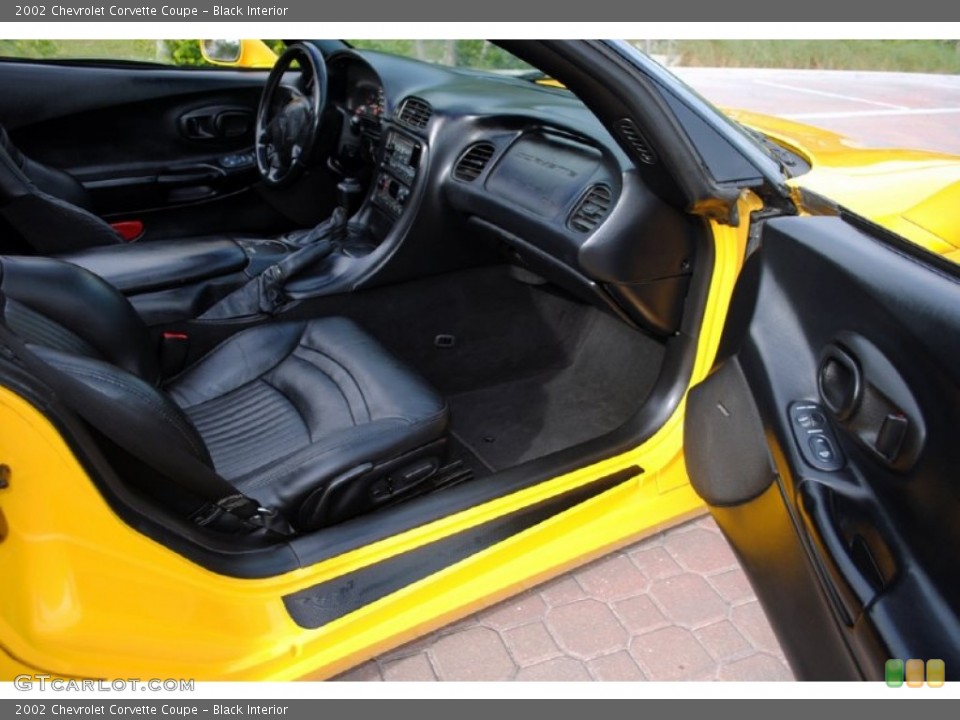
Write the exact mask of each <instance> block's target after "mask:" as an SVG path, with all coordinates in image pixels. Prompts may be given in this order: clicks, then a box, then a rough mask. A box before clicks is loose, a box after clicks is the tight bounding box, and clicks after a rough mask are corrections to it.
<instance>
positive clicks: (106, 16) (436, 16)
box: [0, 0, 958, 36]
mask: <svg viewBox="0 0 960 720" xmlns="http://www.w3.org/2000/svg"><path fill="white" fill-rule="evenodd" d="M950 8H953V10H951V9H950ZM956 8H957V6H956V5H954V4H952V3H943V2H935V1H934V0H913V2H911V3H910V4H909V5H904V4H902V3H897V4H894V3H889V4H886V5H884V4H878V3H873V4H871V6H870V21H871V22H874V23H875V22H902V21H903V19H904V17H905V16H909V17H910V18H911V20H913V21H917V20H919V19H920V18H921V17H924V16H925V17H929V18H935V19H937V20H939V21H941V22H945V21H948V20H949V18H948V17H947V16H949V15H957V14H958V11H957V9H956ZM491 16H492V17H491ZM586 16H589V20H590V21H593V22H620V21H624V22H634V21H641V20H642V21H643V22H673V21H677V18H681V19H682V20H680V21H681V22H682V21H683V20H689V19H690V18H696V19H697V20H698V21H702V22H719V23H727V22H731V21H736V20H750V21H768V22H769V21H773V22H783V21H808V20H816V19H818V18H829V19H830V21H831V22H861V21H862V20H863V10H862V7H861V6H858V5H857V4H856V3H846V4H838V3H836V2H830V1H828V0H807V1H806V2H804V3H802V4H784V3H780V4H776V3H771V2H769V0H764V1H762V2H761V0H731V1H730V2H725V3H716V2H706V1H705V0H674V1H673V2H670V3H643V4H636V3H624V2H623V0H591V2H590V3H589V11H588V10H587V9H586V7H585V6H583V5H581V4H578V3H569V4H560V3H556V2H555V3H551V4H548V5H544V4H543V3H542V2H539V3H537V2H527V3H526V4H522V3H518V2H517V1H516V0H486V2H484V3H480V4H468V3H452V2H450V1H449V0H406V2H402V3H398V2H396V0H365V2H363V3H319V2H316V0H279V1H277V2H271V1H269V0H254V1H253V2H252V3H251V2H246V1H245V2H242V3H238V4H230V3H223V2H221V3H215V2H208V1H206V0H204V1H202V2H196V1H195V0H168V2H155V1H154V0H141V1H140V2H136V1H135V0H120V1H119V2H110V1H109V0H108V1H107V2H102V1H100V0H60V2H44V1H41V2H29V1H28V2H26V3H24V4H12V5H4V6H3V7H2V8H0V21H2V22H198V21H208V22H209V21H215V22H364V21H370V20H375V21H377V22H403V21H409V22H431V21H443V22H479V21H493V20H496V19H498V18H500V19H505V18H509V19H510V21H511V22H538V23H542V22H544V21H550V22H577V23H580V22H583V21H584V20H586V19H588V18H587V17H586ZM907 24H909V23H907ZM717 34H718V35H721V36H722V34H723V30H722V29H721V28H718V33H717ZM945 34H947V35H949V34H950V33H949V32H945Z"/></svg>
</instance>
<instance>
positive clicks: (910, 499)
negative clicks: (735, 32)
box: [0, 41, 960, 679]
mask: <svg viewBox="0 0 960 720" xmlns="http://www.w3.org/2000/svg"><path fill="white" fill-rule="evenodd" d="M226 45H230V44H229V43H227V44H226ZM500 47H501V48H502V50H505V51H508V52H509V53H512V54H513V55H514V56H516V57H517V58H521V59H522V60H524V61H525V62H526V63H528V64H529V66H530V72H526V73H519V74H506V73H492V72H480V71H476V70H470V69H465V68H456V67H448V66H443V65H433V64H427V63H423V62H419V61H417V60H413V59H410V58H406V57H401V56H398V55H391V54H386V53H381V52H374V51H368V50H358V49H355V48H353V47H351V46H350V45H349V44H347V43H343V42H339V41H308V42H301V43H291V44H290V45H288V47H287V50H286V51H285V52H284V53H283V54H282V55H281V56H280V58H279V60H277V62H276V64H275V65H274V66H273V68H272V69H271V70H269V72H268V71H266V70H245V69H240V68H220V69H195V68H194V69H182V68H172V67H162V66H156V65H152V64H138V63H116V62H114V63H111V62H106V61H104V62H89V61H88V62H66V61H52V60H48V61H31V60H6V61H3V62H2V63H0V89H2V91H3V95H4V98H5V102H4V104H3V107H2V108H0V121H2V123H3V125H4V126H5V128H6V132H5V133H4V134H3V136H2V151H0V225H2V227H0V243H2V252H3V253H4V255H3V256H2V257H0V290H2V295H0V298H2V302H3V323H2V324H0V345H2V356H0V427H2V431H0V463H2V478H0V479H2V482H0V572H2V575H3V577H4V592H3V593H2V594H0V668H2V672H0V674H2V676H3V677H4V678H11V677H13V676H15V675H19V674H22V673H28V674H29V673H38V672H44V673H51V674H56V675H63V676H70V677H115V676H122V677H191V678H194V677H196V678H203V679H261V678H273V679H286V678H295V677H304V676H309V677H326V676H330V675H332V674H335V673H336V672H338V671H341V670H344V669H346V668H348V667H350V666H351V665H354V664H356V663H358V662H360V661H362V660H363V659H365V658H368V657H370V656H372V655H373V654H374V653H377V652H379V651H382V650H384V649H386V648H389V647H392V646H395V645H398V644H400V643H402V642H404V641H407V640H409V639H411V638H413V637H415V636H417V635H419V634H422V633H424V632H426V631H427V630H429V629H431V628H434V627H438V626H439V625H441V624H443V623H446V622H449V621H451V620H453V619H455V618H457V617H460V616H463V615H465V614H467V613H469V612H471V611H473V610H475V609H477V608H478V607H480V606H482V605H486V604H490V603H492V602H495V601H496V600H498V599H500V598H503V597H505V596H507V595H508V594H510V593H513V592H515V591H517V590H518V589H521V588H524V587H528V586H530V585H533V584H535V583H537V582H539V581H542V580H544V579H546V578H548V577H550V576H552V575H554V574H556V573H559V572H561V571H563V570H565V569H567V568H569V567H571V566H573V565H576V564H579V563H583V562H585V561H587V560H589V559H591V558H593V557H596V556H598V555H599V554H601V553H604V552H607V551H609V550H611V549H613V548H615V547H618V546H622V545H624V544H626V543H628V542H630V541H632V540H635V539H636V538H638V537H641V536H643V535H644V534H646V533H650V532H653V531H655V530H657V529H659V528H662V527H663V526H665V525H667V524H670V523H675V522H679V521H681V520H682V519H684V518H686V517H689V516H690V515H691V514H693V513H696V512H699V511H700V510H701V509H702V507H703V503H704V502H706V504H707V505H708V506H709V507H710V509H711V511H712V512H713V514H714V516H715V517H716V519H717V522H718V523H719V525H720V527H721V528H722V529H723V531H724V533H725V534H726V536H727V537H728V539H729V540H730V542H731V543H732V545H733V547H734V548H735V550H736V552H737V554H738V556H739V558H740V560H741V562H742V563H743V566H744V568H745V569H746V571H747V572H748V574H749V575H750V577H751V579H752V581H753V582H754V584H755V587H756V590H757V593H758V595H759V597H760V599H761V601H762V603H763V605H764V607H765V610H766V612H767V614H768V616H769V617H770V619H771V622H772V624H773V625H774V627H775V629H776V630H777V632H778V635H779V637H780V640H781V642H782V644H783V646H784V649H785V652H786V654H787V656H788V658H789V659H790V661H791V663H792V665H793V667H794V670H795V672H796V673H797V675H798V676H799V677H803V678H833V679H843V678H877V677H880V676H882V672H883V661H884V660H885V659H886V658H888V657H901V658H908V657H909V658H917V657H919V658H939V659H943V660H945V661H946V668H947V672H948V674H950V673H951V672H955V671H956V669H957V668H960V656H958V655H957V648H960V624H958V616H957V611H958V608H960V587H958V583H957V580H956V577H957V573H956V563H955V560H954V559H953V558H952V556H951V554H950V553H949V552H947V549H949V548H951V547H954V546H955V545H956V541H957V529H956V528H957V524H956V523H955V515H956V511H957V502H958V493H960V486H958V484H957V483H956V482H955V480H956V472H955V468H956V467H957V465H958V463H960V443H957V442H956V428H957V427H958V426H960V417H958V415H960V397H958V389H960V386H958V380H960V363H958V362H957V358H958V357H960V310H958V308H960V286H958V277H960V274H958V272H957V267H956V266H955V265H954V264H953V262H951V260H950V258H951V257H952V258H954V259H955V258H956V256H957V252H958V249H957V248H958V247H960V217H958V215H957V212H956V207H957V199H958V197H960V190H958V188H960V185H958V183H960V160H957V159H954V158H950V157H946V156H938V155H932V154H923V153H897V152H893V151H887V152H875V153H872V154H866V155H862V156H861V155H858V153H856V152H854V151H851V150H848V149H845V148H843V147H842V146H841V145H839V144H833V145H831V137H830V136H829V135H828V134H826V133H818V132H816V131H814V130H812V129H809V128H802V127H800V126H795V125H791V124H788V123H783V122H779V121H775V120H773V119H769V118H760V117H756V116H754V117H745V116H744V117H741V120H743V121H745V122H747V123H748V124H749V125H750V126H751V127H750V128H749V129H748V128H747V127H745V126H744V125H741V124H738V123H736V122H733V121H731V120H730V119H729V117H728V116H725V115H723V114H721V113H720V112H718V111H717V110H716V109H715V108H713V107H712V106H710V105H709V104H708V103H706V102H705V101H704V100H702V99H701V98H699V97H698V96H697V95H695V94H694V93H693V92H691V91H690V90H689V89H687V88H686V87H685V86H684V85H683V84H682V83H680V82H679V81H678V80H676V79H675V78H674V77H672V76H671V75H670V74H669V73H668V72H667V71H666V70H664V69H663V68H661V67H660V66H659V65H657V64H656V63H655V62H653V61H651V60H650V59H649V58H647V57H646V56H644V55H642V54H641V53H639V52H637V51H636V50H635V49H633V48H632V47H630V46H628V45H626V44H623V43H617V42H606V41H511V42H504V43H501V44H500ZM257 48H258V46H257V45H256V44H254V43H247V42H245V43H241V44H240V48H239V50H238V51H237V56H238V57H242V56H243V55H244V53H248V54H250V53H252V54H253V55H255V54H257V52H258V50H257ZM208 49H209V51H210V52H216V44H215V43H214V44H213V45H211V46H210V48H208ZM262 50H263V48H260V51H262ZM260 56H261V57H262V56H263V54H262V52H260ZM271 61H272V56H271ZM545 77H549V78H553V79H554V80H555V83H554V84H553V85H551V84H550V83H544V82H543V79H544V78H545ZM557 84H562V87H557V86H556V85H557ZM37 88H43V97H42V98H39V99H38V97H37V93H36V89H37ZM861 158H868V159H866V160H864V159H861ZM868 180H869V182H868ZM866 185H869V192H864V190H863V188H864V187H865V186H866ZM825 193H828V194H829V195H830V196H831V197H830V198H829V199H828V198H827V197H826V196H825ZM898 233H899V234H898ZM124 239H127V240H130V239H133V240H135V242H124Z"/></svg>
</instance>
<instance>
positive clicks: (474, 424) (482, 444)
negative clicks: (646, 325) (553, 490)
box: [449, 313, 663, 470]
mask: <svg viewBox="0 0 960 720" xmlns="http://www.w3.org/2000/svg"><path fill="white" fill-rule="evenodd" d="M662 355H663V351H662V346H661V345H660V344H659V343H657V342H655V341H653V340H650V339H648V338H646V337H644V336H643V335H641V334H639V333H636V332H634V331H632V330H630V329H629V328H627V327H626V326H625V325H623V324H622V323H620V322H618V321H617V320H614V319H613V318H610V317H608V316H607V315H604V314H601V313H596V314H595V315H594V317H593V319H592V322H591V323H590V327H589V329H588V330H587V331H586V332H585V333H584V336H583V337H582V338H581V342H580V344H579V347H578V349H577V352H576V355H575V357H574V360H573V362H572V363H570V364H569V365H568V366H566V367H564V368H560V369H552V370H548V371H545V372H542V373H540V374H538V375H535V376H532V377H527V378H523V379H518V380H512V381H508V382H504V383H501V384H498V385H494V386H490V387H485V388H481V389H478V390H473V391H470V392H465V393H460V394H457V395H454V396H452V397H451V398H450V399H449V401H450V407H451V410H452V415H453V431H454V433H455V434H456V436H457V438H458V439H459V441H460V442H462V443H463V444H464V445H466V446H468V447H469V448H470V449H471V450H472V451H473V452H474V454H476V455H477V456H478V457H479V458H480V460H481V461H483V463H484V464H486V465H488V466H489V467H491V468H492V469H493V470H502V469H504V468H508V467H511V466H513V465H516V464H518V463H521V462H524V461H526V460H532V459H533V458H537V457H542V456H544V455H548V454H550V453H552V452H555V451H557V450H561V449H563V448H565V447H569V446H572V445H577V444H579V443H581V442H585V441H586V440H590V439H592V438H595V437H599V436H600V435H603V434H605V433H607V432H610V431H611V430H614V429H616V428H617V427H619V426H620V425H622V424H623V423H624V422H626V420H627V419H628V418H629V417H630V416H631V415H632V414H633V413H634V412H636V410H637V409H638V408H639V407H640V406H641V405H642V403H643V399H644V398H645V397H646V396H647V394H648V393H649V391H650V388H651V387H652V386H653V382H654V380H655V379H656V376H657V373H658V372H659V369H660V362H661V360H662Z"/></svg>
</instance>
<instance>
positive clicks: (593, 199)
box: [567, 185, 613, 233]
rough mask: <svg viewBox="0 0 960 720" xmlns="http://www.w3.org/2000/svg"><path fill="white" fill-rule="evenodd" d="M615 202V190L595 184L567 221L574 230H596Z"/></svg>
mask: <svg viewBox="0 0 960 720" xmlns="http://www.w3.org/2000/svg"><path fill="white" fill-rule="evenodd" d="M612 203H613V192H612V191H611V190H610V188H608V187H607V186H606V185H594V186H593V187H592V188H590V189H589V190H587V193H586V195H584V196H583V199H582V200H580V202H579V203H577V207H576V208H574V211H573V212H572V213H571V214H570V222H569V223H567V224H568V225H569V226H570V228H571V229H572V230H576V231H577V232H582V233H587V232H590V231H591V230H594V229H595V228H596V227H597V225H599V224H600V223H601V222H602V221H603V219H604V218H605V217H606V216H607V213H608V212H610V205H611V204H612Z"/></svg>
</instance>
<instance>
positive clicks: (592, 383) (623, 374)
mask: <svg viewBox="0 0 960 720" xmlns="http://www.w3.org/2000/svg"><path fill="white" fill-rule="evenodd" d="M337 312H338V313H340V314H343V315H347V316H350V317H352V318H353V319H354V320H356V321H357V322H359V323H360V324H361V325H363V326H364V327H365V328H366V329H367V330H369V331H370V332H371V333H372V334H373V335H374V336H375V337H377V338H378V339H379V340H380V341H381V342H382V343H383V344H384V345H385V346H386V347H387V349H388V350H390V351H391V352H392V353H394V354H395V355H396V356H397V357H398V358H399V359H400V360H402V361H403V362H405V363H407V364H409V365H410V366H411V367H413V368H415V369H416V370H417V371H418V372H420V373H421V374H422V375H423V376H424V377H425V378H426V379H427V380H428V381H429V382H430V383H431V384H432V385H433V386H434V387H435V388H436V389H437V390H439V391H440V392H442V393H444V394H445V395H446V396H447V397H448V399H449V402H450V406H451V409H452V418H453V426H452V430H453V443H452V446H453V452H454V455H457V456H460V457H461V459H463V460H464V462H465V463H466V464H467V465H468V466H470V467H473V468H474V470H475V472H476V474H478V475H482V474H489V473H490V472H492V471H496V470H502V469H504V468H508V467H511V466H513V465H516V464H518V463H521V462H524V461H526V460H531V459H533V458H537V457H542V456H544V455H548V454H549V453H551V452H554V451H556V450H560V449H562V448H565V447H569V446H571V445H576V444H578V443H581V442H584V441H586V440H590V439H592V438H595V437H598V436H600V435H603V434H605V433H607V432H609V431H611V430H613V429H615V428H616V427H618V426H619V425H621V424H623V423H624V422H625V421H626V420H627V419H628V418H629V417H630V416H631V415H632V414H633V413H634V412H635V411H636V410H637V409H638V408H639V407H640V405H641V404H642V402H643V400H644V398H645V397H646V395H647V393H648V392H649V390H650V388H651V386H652V384H653V382H654V380H655V378H656V376H657V373H658V372H659V369H660V364H661V361H662V357H663V346H662V345H661V344H660V343H659V342H657V341H655V340H653V339H652V338H650V337H648V336H646V335H644V334H643V333H640V332H637V331H635V330H633V329H631V328H629V327H628V326H626V325H625V324H623V323H622V322H620V321H619V320H617V319H615V318H614V317H612V316H610V315H608V314H606V313H604V312H602V311H600V310H598V309H596V308H593V307H591V306H589V305H585V304H583V303H581V302H579V301H578V300H575V299H573V298H571V297H569V296H568V295H566V294H565V293H563V292H562V291H559V290H557V289H555V288H553V286H550V285H529V284H525V283H523V282H519V281H517V280H516V279H514V277H513V276H512V274H511V273H510V271H509V270H508V269H507V268H506V267H486V268H478V269H474V270H469V271H464V272H460V273H455V274H449V275H443V276H439V277H436V278H427V279H424V280H420V281H417V282H415V283H407V284H404V285H401V286H392V287H388V288H383V289H375V290H369V291H365V292H362V293H358V294H355V295H352V296H351V297H350V298H349V302H347V303H345V304H344V305H343V307H340V308H337Z"/></svg>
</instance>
